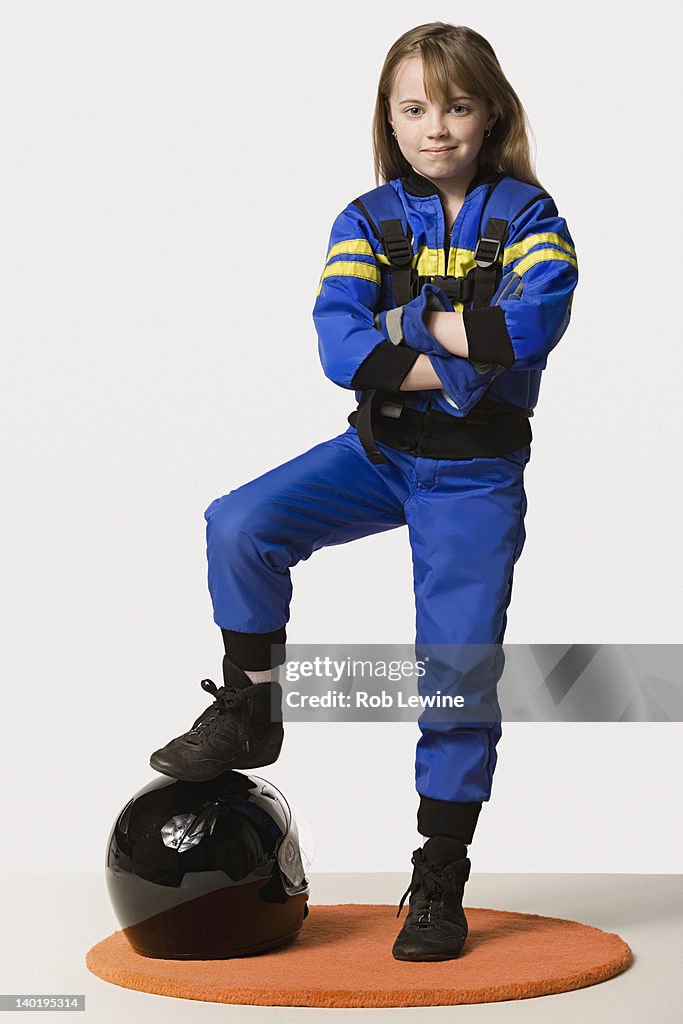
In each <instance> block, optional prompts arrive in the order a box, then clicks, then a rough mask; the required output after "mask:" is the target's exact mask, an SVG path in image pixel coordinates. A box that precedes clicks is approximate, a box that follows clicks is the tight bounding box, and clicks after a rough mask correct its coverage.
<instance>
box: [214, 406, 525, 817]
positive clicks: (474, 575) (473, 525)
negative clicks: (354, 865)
mask: <svg viewBox="0 0 683 1024" xmlns="http://www.w3.org/2000/svg"><path fill="white" fill-rule="evenodd" d="M378 447H379V448H380V449H381V451H382V452H383V453H384V455H385V456H386V458H387V460H388V461H387V463H385V464H382V465H379V466H377V465H373V463H371V462H370V460H369V459H368V458H367V456H366V454H365V452H364V451H363V448H362V446H361V443H360V441H359V439H358V435H357V433H356V430H355V428H354V427H351V426H350V427H349V428H348V429H347V430H346V431H345V432H344V433H342V434H340V435H338V436H337V437H333V438H331V439H330V440H327V441H323V442H322V443H321V444H318V445H316V446H315V447H313V448H311V449H310V450H309V451H306V452H304V453H303V454H301V455H299V456H297V457H295V458H293V459H292V460H290V461H288V462H285V463H283V464H282V465H280V466H277V467H276V468H275V469H272V470H270V471H268V472H266V473H264V474H263V475H262V476H259V477H257V478H256V479H254V480H251V481H250V482H248V483H245V484H244V485H242V486H240V487H237V488H236V489H235V490H232V491H230V492H229V493H228V494H225V495H223V496H222V497H219V498H216V499H215V500H214V501H212V502H211V504H210V505H209V507H208V508H207V509H206V511H205V513H204V518H205V520H206V524H207V525H206V539H207V558H208V584H209V591H210V594H211V600H212V603H213V610H214V621H215V622H216V624H217V625H218V626H220V627H221V628H225V629H228V630H234V631H239V632H241V633H245V634H250V633H254V634H264V633H268V632H270V631H275V630H278V629H280V628H281V627H283V626H284V624H285V623H286V622H287V621H288V620H289V607H290V601H291V597H292V581H291V575H290V569H291V568H292V566H294V565H296V564H297V563H298V562H300V561H302V560H303V559H307V558H309V557H310V555H311V554H312V552H313V551H316V550H318V548H322V547H326V546H331V545H336V544H345V543H347V542H348V541H352V540H356V539H357V538H359V537H366V536H368V535H370V534H374V533H381V532H382V531H384V530H391V529H395V528H396V527H399V526H405V525H407V527H408V531H409V540H410V545H411V549H412V560H413V586H414V593H415V608H416V638H415V643H416V648H418V645H423V644H427V645H431V644H435V645H441V644H444V645H460V644H472V645H489V644H491V645H493V644H495V645H502V643H503V636H504V633H505V626H506V621H507V608H508V605H509V602H510V598H511V592H512V578H513V569H514V565H515V563H516V561H517V559H518V558H519V556H520V554H521V552H522V548H523V546H524V541H525V536H526V534H525V529H524V516H525V513H526V505H527V502H526V495H525V491H524V484H523V475H524V468H525V466H526V464H527V462H528V461H529V458H530V455H531V446H530V445H528V446H527V447H525V448H520V449H518V450H517V451H514V452H512V453H511V454H509V455H504V456H497V457H486V458H472V459H459V460H453V459H434V458H423V457H420V456H415V455H412V454H409V453H406V452H402V451H398V450H396V449H394V448H390V447H388V446H387V445H384V444H381V443H379V442H378ZM365 592H366V593H368V594H370V595H371V593H372V580H370V583H369V584H368V587H367V588H366V590H365ZM377 597H378V598H379V593H378V595H377ZM371 600H372V597H371ZM487 666H488V667H487V672H488V678H487V679H486V680H485V681H484V684H483V685H484V686H485V689H486V691H487V692H488V693H489V695H490V694H493V703H494V704H495V705H496V706H497V699H496V697H495V688H496V684H497V682H498V680H499V678H500V675H501V674H502V671H503V667H504V656H503V651H502V646H500V647H499V648H498V654H497V655H496V656H495V657H494V658H493V659H490V658H489V660H488V662H487ZM245 667H247V668H249V667H253V666H248V665H247V666H245ZM428 676H429V674H427V675H426V676H425V677H423V678H422V679H419V680H418V692H419V693H420V694H421V693H422V692H423V691H424V692H427V690H428V689H430V688H431V690H432V692H434V689H433V688H434V682H433V680H432V681H431V682H430V681H429V679H428ZM477 685H478V684H477ZM442 692H443V691H442ZM499 710H500V709H499V707H498V711H499ZM418 721H419V730H420V734H421V735H420V737H419V739H418V742H417V750H416V758H415V784H416V789H417V792H418V793H419V794H420V795H422V796H423V797H426V798H431V799H432V800H439V801H466V802H472V801H486V800H488V799H489V798H490V796H491V786H492V779H493V773H494V769H495V766H496V760H497V754H496V745H497V743H498V741H499V739H500V736H501V734H502V729H501V724H500V715H498V716H497V718H494V720H493V721H488V722H484V721H481V722H477V723H475V724H470V723H464V724H460V723H458V722H456V721H450V722H443V721H432V722H423V721H422V720H421V719H420V720H418ZM434 806H440V805H434Z"/></svg>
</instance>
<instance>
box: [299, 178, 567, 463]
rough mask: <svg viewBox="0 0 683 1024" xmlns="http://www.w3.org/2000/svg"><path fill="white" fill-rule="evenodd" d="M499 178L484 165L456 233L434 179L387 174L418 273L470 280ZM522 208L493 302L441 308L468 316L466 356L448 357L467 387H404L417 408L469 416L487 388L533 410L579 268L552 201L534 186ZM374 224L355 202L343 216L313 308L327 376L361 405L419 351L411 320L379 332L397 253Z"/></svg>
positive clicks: (388, 387) (394, 383)
mask: <svg viewBox="0 0 683 1024" xmlns="http://www.w3.org/2000/svg"><path fill="white" fill-rule="evenodd" d="M503 177H509V176H503V175H501V174H495V173H493V174H485V173H483V172H482V171H481V170H480V171H478V172H477V174H476V175H475V177H474V178H473V179H472V181H471V182H470V184H469V186H468V188H467V191H466V194H465V199H464V202H463V205H462V208H461V210H460V212H459V213H458V216H457V218H456V220H455V223H454V224H453V227H452V230H451V234H450V237H446V231H445V216H444V209H443V205H442V202H441V198H440V196H439V192H438V189H437V187H436V185H434V184H433V183H432V182H431V181H429V180H428V179H427V178H425V177H423V176H422V175H420V174H418V173H417V172H416V171H414V170H412V169H411V172H410V173H409V174H407V175H406V176H403V177H400V178H395V179H393V180H391V181H390V182H389V185H390V186H391V187H392V188H393V189H395V191H396V193H397V195H398V197H399V199H400V201H401V204H402V206H403V209H404V211H405V216H406V219H407V222H408V225H409V226H410V229H411V231H412V250H413V257H412V262H413V266H414V267H415V268H416V270H417V273H418V274H419V275H449V276H455V277H462V276H465V275H466V274H467V273H468V272H469V271H470V270H471V269H472V268H473V267H474V266H475V262H474V250H475V248H476V245H477V240H478V238H479V236H480V235H481V233H482V218H483V219H484V224H485V221H486V209H485V206H486V201H487V198H488V195H489V190H490V189H491V188H492V187H493V186H494V185H495V184H496V182H498V181H499V180H500V179H501V178H503ZM514 180H515V179H512V181H513V182H514ZM526 187H527V188H529V186H526ZM534 196H535V198H534ZM367 197H372V192H370V193H367ZM363 198H365V197H363ZM521 205H522V209H521V212H518V210H516V209H515V210H510V213H509V223H508V230H507V234H506V238H505V243H504V248H503V253H502V274H501V280H500V283H499V286H498V288H497V291H496V292H495V294H494V296H493V298H492V300H491V303H490V305H489V306H482V307H478V308H472V304H471V303H466V304H465V303H461V302H453V303H452V304H448V302H449V300H448V299H446V303H447V305H444V307H443V308H447V309H454V310H456V311H462V312H463V318H464V327H465V333H466V335H467V341H468V356H467V358H466V359H465V358H464V357H460V356H452V357H450V358H452V359H453V360H456V361H457V363H458V365H459V367H460V368H461V369H462V370H463V371H464V376H463V381H464V382H465V383H464V385H463V390H462V393H461V394H454V393H453V389H452V387H451V388H449V392H450V393H447V392H446V391H445V390H439V389H438V388H436V389H425V390H418V391H409V392H401V393H400V394H401V396H402V400H403V401H406V400H408V401H409V404H410V406H411V407H412V408H413V409H414V410H418V411H425V410H435V411H436V412H437V414H440V417H441V419H442V418H443V415H447V416H450V417H453V419H454V420H457V419H463V418H467V417H468V415H469V413H470V410H471V409H472V408H473V407H474V405H475V404H476V402H477V401H478V400H479V399H480V398H481V397H482V396H483V395H486V398H487V400H489V401H491V400H492V401H494V402H498V403H505V404H506V405H507V406H508V407H515V408H517V409H519V410H527V415H533V409H534V407H535V406H536V404H537V401H538V395H539V389H540V380H541V374H542V371H543V370H544V369H545V367H546V364H547V359H548V355H549V354H550V352H551V351H552V350H553V348H555V346H556V345H557V343H558V342H559V341H560V339H561V337H562V336H563V334H564V332H565V331H566V328H567V326H568V323H569V318H570V315H571V305H572V298H573V291H574V289H575V287H576V284H577V282H578V264H577V259H576V251H575V248H574V242H573V240H572V237H571V235H570V233H569V230H568V228H567V224H566V221H565V220H564V219H563V218H562V217H560V216H559V214H558V211H557V207H556V205H555V202H554V200H553V199H552V197H550V196H549V195H548V194H547V193H546V192H543V191H542V190H537V192H536V193H533V192H532V199H531V201H528V202H526V203H524V204H521ZM373 227H375V225H374V224H372V223H371V222H369V218H368V217H366V216H365V215H364V213H363V210H362V209H361V208H359V207H358V206H357V205H356V204H355V203H353V202H351V203H349V204H348V205H347V206H346V208H345V209H344V210H342V211H341V213H340V214H339V215H338V216H337V217H336V219H335V221H334V224H333V226H332V230H331V233H330V237H329V243H328V250H327V257H326V260H325V265H324V268H323V272H322V274H321V277H320V282H319V286H318V291H317V294H316V298H315V304H314V307H313V321H314V324H315V328H316V331H317V335H318V351H319V355H320V360H321V363H322V367H323V370H324V372H325V375H326V376H327V377H328V378H329V379H330V380H332V381H333V382H334V383H336V384H337V385H339V386H340V387H342V388H346V389H349V390H354V391H355V395H356V400H357V401H360V400H361V399H362V395H363V393H364V392H366V390H367V389H378V390H379V391H381V392H383V393H386V392H393V393H398V392H399V388H400V385H401V382H402V381H403V379H404V378H405V376H406V374H407V373H408V371H409V370H410V368H411V367H412V365H413V363H414V362H415V360H416V359H417V357H418V355H419V354H420V348H419V347H417V345H416V347H411V333H410V327H411V325H410V324H407V325H406V321H405V318H404V325H405V333H404V334H402V337H401V341H400V343H399V344H396V339H392V340H388V339H387V337H386V336H385V334H384V333H382V331H381V330H380V329H379V326H378V320H377V314H378V312H379V311H381V310H387V309H391V308H393V307H395V305H396V303H395V302H394V299H393V294H392V289H391V274H390V273H388V271H389V270H390V261H389V259H388V258H387V255H386V253H385V251H384V247H383V244H382V241H381V239H378V238H377V237H376V235H375V232H374V231H373ZM375 230H376V227H375ZM437 290H438V289H437ZM440 294H441V293H440ZM412 326H413V328H414V324H413V325H412ZM421 333H424V328H422V329H421ZM437 347H438V344H437ZM422 350H423V351H424V346H422ZM460 364H462V365H460ZM451 365H453V366H455V365H456V364H451ZM437 372H438V371H437ZM470 380H471V382H472V383H471V384H470V383H469V381H470ZM352 415H353V414H352ZM470 418H471V417H470ZM350 422H353V420H352V419H351V418H350ZM443 422H446V421H443ZM449 422H450V421H449ZM530 436H531V434H530V430H529V439H530ZM388 443H391V441H389V442H388ZM460 457H462V456H460Z"/></svg>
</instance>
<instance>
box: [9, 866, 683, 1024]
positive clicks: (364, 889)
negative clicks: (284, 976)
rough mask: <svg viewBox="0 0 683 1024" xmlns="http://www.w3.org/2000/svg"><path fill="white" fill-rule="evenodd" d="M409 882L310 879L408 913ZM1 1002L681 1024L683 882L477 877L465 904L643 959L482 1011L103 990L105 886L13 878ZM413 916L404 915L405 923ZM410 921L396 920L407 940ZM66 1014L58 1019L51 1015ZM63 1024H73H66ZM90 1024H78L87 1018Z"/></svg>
mask: <svg viewBox="0 0 683 1024" xmlns="http://www.w3.org/2000/svg"><path fill="white" fill-rule="evenodd" d="M407 884H408V878H407V876H406V877H404V876H403V875H400V874H373V875H332V874H318V875H316V874H313V873H312V874H311V903H312V904H315V903H351V902H354V903H366V902H367V903H388V904H391V905H395V906H398V900H399V899H400V897H401V895H402V893H403V891H404V890H405V888H406V886H407ZM0 901H1V904H0V905H1V907H2V923H3V928H2V945H1V946H0V964H1V967H0V970H1V971H2V981H1V984H0V993H7V994H27V993H34V994H45V995H57V994H60V993H61V994H70V995H72V994H85V1017H86V1019H89V1020H91V1021H93V1022H96V1024H109V1022H110V1021H111V1022H114V1021H116V1022H117V1024H119V1022H120V1021H121V1020H122V1019H125V1017H126V1015H128V1016H130V1015H134V1016H135V1019H136V1021H137V1022H140V1024H148V1022H156V1021H158V1022H160V1024H161V1022H162V1021H163V1024H176V1022H178V1024H180V1022H181V1021H182V1022H183V1024H184V1022H187V1021H199V1020H203V1021H219V1020H220V1021H222V1022H225V1021H226V1020H229V1021H230V1022H231V1024H233V1022H235V1024H242V1022H246V1021H250V1022H254V1024H260V1022H262V1021H263V1022H266V1021H267V1022H269V1024H270V1022H273V1021H278V1022H283V1024H284V1022H287V1024H289V1022H292V1021H296V1022H299V1024H300V1022H304V1021H315V1022H316V1024H318V1021H333V1020H334V1021H339V1020H340V1019H344V1020H352V1021H354V1022H355V1021H361V1020H362V1021H373V1022H377V1024H380V1022H384V1021H394V1020H396V1021H398V1020H400V1021H405V1022H413V1021H415V1022H417V1021H424V1020H430V1021H434V1022H438V1021H453V1020H454V1019H455V1017H456V1015H457V1020H458V1022H464V1024H467V1022H474V1021H476V1022H483V1024H489V1022H494V1021H499V1022H504V1024H508V1022H517V1021H524V1022H525V1024H534V1022H536V1021H538V1022H539V1024H540V1022H543V1024H554V1022H562V1024H576V1022H577V1021H581V1024H590V1022H592V1021H598V1020H600V1021H608V1022H610V1024H611V1022H617V1021H618V1022H619V1024H644V1022H647V1024H674V1022H676V1021H679V1020H681V1007H682V1006H683V980H682V978H683V972H681V949H683V927H682V925H683V875H578V874H575V875H551V874H546V875H501V874H497V875H493V874H491V875H484V874H479V875H472V878H471V879H470V881H469V882H468V885H467V888H466V899H465V906H467V905H470V906H473V907H498V908H500V909H501V910H517V911H521V912H528V913H534V914H547V915H548V916H550V917H568V918H572V919H573V920H578V921H583V922H585V923H586V924H591V925H595V926H596V927H598V928H603V929H604V930H605V931H610V932H617V933H618V934H619V935H621V937H622V938H623V939H624V940H625V941H626V942H628V944H629V945H630V946H631V948H632V950H633V952H634V955H635V961H634V963H633V965H632V966H631V967H630V968H629V969H628V970H627V971H625V972H624V973H623V974H620V975H618V976H617V977H616V978H613V979H611V980H610V981H607V982H604V983H603V984H601V985H593V986H591V987H589V988H584V989H579V990H578V991H575V992H567V993H563V994H561V995H556V996H543V997H540V998H537V999H523V1000H509V1001H506V1002H500V1003H488V1004H478V1005H473V1006H444V1007H432V1008H424V1007H417V1008H414V1009H413V1008H405V1009H401V1008H395V1009H376V1010H372V1009H368V1010H342V1009H335V1010H322V1009H312V1008H310V1007H300V1008H297V1007H259V1006H228V1005H226V1004H223V1003H205V1002H193V1001H191V1000H186V999H169V998H168V997H164V996H153V995H148V994H146V993H143V992H134V991H132V990H130V989H124V988H120V987H119V986H117V985H111V984H109V983H107V982H104V981H102V980H100V979H99V978H97V977H95V976H94V975H93V974H91V973H90V972H89V971H88V969H87V968H86V966H85V954H86V952H87V950H88V949H90V947H91V946H94V945H95V943H97V942H99V941H100V940H101V939H103V938H105V937H106V936H107V935H109V934H111V933H112V932H113V931H117V930H118V924H117V922H116V919H115V917H114V915H113V912H112V910H111V907H110V905H109V902H108V897H107V892H106V888H105V884H104V878H103V877H102V876H98V875H94V874H93V875H41V876H38V875H14V876H4V877H3V878H2V879H1V881H0ZM405 913H406V910H405V909H404V911H403V915H405ZM399 928H400V922H399V921H397V932H398V929H399ZM51 1012H55V1011H51ZM61 1019H64V1017H63V1016H62V1017H61ZM82 1019H83V1018H81V1017H80V1016H79V1015H77V1016H76V1018H75V1020H76V1021H78V1020H82Z"/></svg>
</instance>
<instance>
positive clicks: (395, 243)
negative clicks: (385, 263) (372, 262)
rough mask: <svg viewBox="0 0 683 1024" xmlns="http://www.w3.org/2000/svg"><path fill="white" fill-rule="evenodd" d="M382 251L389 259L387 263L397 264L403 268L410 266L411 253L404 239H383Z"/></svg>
mask: <svg viewBox="0 0 683 1024" xmlns="http://www.w3.org/2000/svg"><path fill="white" fill-rule="evenodd" d="M384 250H385V252H386V255H387V257H388V259H389V262H390V263H391V264H392V265H393V264H397V265H398V266H401V267H405V266H410V264H411V261H412V258H413V251H412V249H411V248H410V246H409V245H408V240H407V239H406V238H395V237H394V238H392V237H390V238H387V237H386V236H385V238H384Z"/></svg>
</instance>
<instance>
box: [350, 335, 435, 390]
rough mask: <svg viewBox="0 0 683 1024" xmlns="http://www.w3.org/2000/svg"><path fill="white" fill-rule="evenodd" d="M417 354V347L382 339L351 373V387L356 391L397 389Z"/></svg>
mask: <svg viewBox="0 0 683 1024" xmlns="http://www.w3.org/2000/svg"><path fill="white" fill-rule="evenodd" d="M419 354H420V353H419V352H418V351H417V349H414V348H409V347H408V346H407V345H394V344H392V342H390V341H382V342H380V344H379V345H377V347H376V348H373V350H372V352H371V353H370V355H369V356H368V357H367V358H366V359H365V360H363V362H362V363H361V364H360V366H359V367H358V369H357V370H356V372H355V373H354V375H353V379H352V381H351V387H352V388H353V389H354V390H357V391H365V390H366V389H370V388H379V389H381V390H382V391H398V390H399V388H400V387H401V384H402V383H403V381H404V380H405V378H406V375H407V374H408V372H409V370H410V369H411V367H412V365H413V363H414V362H415V360H416V359H417V357H418V356H419Z"/></svg>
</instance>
